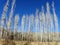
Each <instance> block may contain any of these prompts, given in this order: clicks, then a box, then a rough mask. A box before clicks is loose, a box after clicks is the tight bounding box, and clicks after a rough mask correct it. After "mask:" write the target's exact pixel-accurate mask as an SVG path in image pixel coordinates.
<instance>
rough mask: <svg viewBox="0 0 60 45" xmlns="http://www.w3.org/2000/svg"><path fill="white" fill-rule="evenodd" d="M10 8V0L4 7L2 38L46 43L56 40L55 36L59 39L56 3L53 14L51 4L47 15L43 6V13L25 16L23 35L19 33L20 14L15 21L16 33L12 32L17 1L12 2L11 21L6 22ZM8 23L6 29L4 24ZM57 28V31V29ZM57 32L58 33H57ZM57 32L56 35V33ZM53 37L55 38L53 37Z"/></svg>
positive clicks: (47, 4)
mask: <svg viewBox="0 0 60 45" xmlns="http://www.w3.org/2000/svg"><path fill="white" fill-rule="evenodd" d="M8 7H9V0H7V3H6V5H5V6H4V9H3V13H2V17H1V30H0V37H1V38H2V37H4V38H5V37H6V38H10V37H11V38H13V39H20V40H29V41H30V40H36V41H39V40H40V41H43V39H44V40H45V41H47V40H52V39H51V38H53V39H54V34H55V33H56V35H57V36H55V37H56V38H57V39H58V37H59V35H58V19H57V16H56V13H55V8H54V2H53V3H52V9H53V10H52V11H53V14H51V12H50V6H49V3H46V8H47V11H46V14H45V13H44V7H43V6H42V10H41V12H39V10H38V9H37V10H36V13H35V15H34V14H31V15H30V16H28V15H23V16H22V19H21V26H20V27H21V30H20V31H21V33H17V30H18V29H17V28H18V24H19V19H20V17H19V14H16V15H15V19H14V31H13V32H12V30H11V23H12V18H13V12H14V7H15V0H13V2H12V7H11V11H10V13H9V19H8V20H6V15H7V11H8ZM5 22H6V29H5V27H4V24H5ZM55 28H56V29H55ZM55 31H56V32H55ZM54 32H55V33H54ZM38 34H40V35H38ZM52 35H53V36H52Z"/></svg>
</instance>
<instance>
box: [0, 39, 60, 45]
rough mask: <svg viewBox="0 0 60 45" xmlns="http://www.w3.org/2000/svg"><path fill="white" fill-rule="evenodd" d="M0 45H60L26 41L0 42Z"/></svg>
mask: <svg viewBox="0 0 60 45" xmlns="http://www.w3.org/2000/svg"><path fill="white" fill-rule="evenodd" d="M0 45H60V42H28V41H13V40H0Z"/></svg>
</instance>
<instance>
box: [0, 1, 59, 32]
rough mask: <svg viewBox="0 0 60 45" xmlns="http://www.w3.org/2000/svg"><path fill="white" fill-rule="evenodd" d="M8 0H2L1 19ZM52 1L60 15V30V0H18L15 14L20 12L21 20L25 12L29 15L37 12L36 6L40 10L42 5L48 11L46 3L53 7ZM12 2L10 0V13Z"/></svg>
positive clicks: (0, 2) (0, 7)
mask: <svg viewBox="0 0 60 45" xmlns="http://www.w3.org/2000/svg"><path fill="white" fill-rule="evenodd" d="M6 1H7V0H0V19H1V14H2V10H3V7H4V5H5V3H6ZM52 1H54V3H55V10H56V14H57V17H58V23H59V31H60V0H16V3H15V9H14V16H15V14H19V16H20V20H21V17H22V16H23V14H28V15H29V14H32V13H33V14H35V11H36V8H37V9H39V11H41V7H42V5H43V6H44V10H45V12H46V3H47V2H49V4H50V8H51V7H52V6H51V5H52ZM11 3H12V0H10V2H9V9H8V13H9V12H10V9H11ZM51 9H52V8H51ZM51 12H52V11H51ZM8 13H7V15H8ZM14 16H13V18H14ZM19 23H20V22H19Z"/></svg>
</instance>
